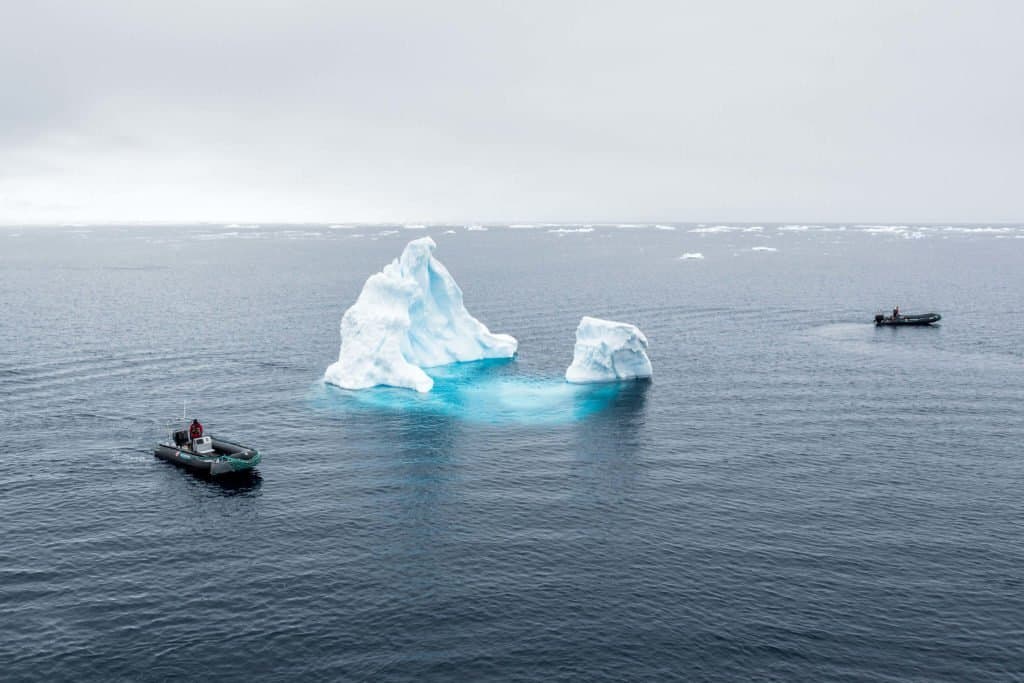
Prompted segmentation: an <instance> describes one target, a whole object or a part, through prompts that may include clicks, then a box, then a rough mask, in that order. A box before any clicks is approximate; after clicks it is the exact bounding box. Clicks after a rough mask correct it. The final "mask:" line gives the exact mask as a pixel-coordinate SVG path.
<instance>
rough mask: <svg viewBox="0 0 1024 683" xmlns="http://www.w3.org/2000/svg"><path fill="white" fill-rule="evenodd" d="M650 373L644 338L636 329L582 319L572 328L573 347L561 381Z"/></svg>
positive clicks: (614, 378)
mask: <svg viewBox="0 0 1024 683" xmlns="http://www.w3.org/2000/svg"><path fill="white" fill-rule="evenodd" d="M652 373H653V371H652V369H651V360H650V359H649V358H648V357H647V337H645V336H644V333H643V332H641V331H640V328H638V327H636V326H635V325H630V324H629V323H617V322H614V321H612V320H602V319H600V318H591V317H589V316H584V317H583V319H581V320H580V324H579V327H577V328H576V347H575V348H574V349H573V356H572V365H570V366H569V368H568V369H567V370H566V371H565V379H567V380H568V381H570V382H575V383H578V384H583V383H588V382H617V381H620V380H626V379H642V378H646V377H650V376H651V374H652Z"/></svg>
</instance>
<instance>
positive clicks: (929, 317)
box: [875, 313, 942, 326]
mask: <svg viewBox="0 0 1024 683" xmlns="http://www.w3.org/2000/svg"><path fill="white" fill-rule="evenodd" d="M940 320H942V316H941V315H939V314H938V313H921V314H920V315H903V314H902V313H901V314H899V315H882V314H881V313H879V314H878V315H876V316H875V325H878V326H881V325H931V324H932V323H937V322H939V321H940Z"/></svg>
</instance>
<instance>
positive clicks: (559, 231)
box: [548, 228, 594, 235]
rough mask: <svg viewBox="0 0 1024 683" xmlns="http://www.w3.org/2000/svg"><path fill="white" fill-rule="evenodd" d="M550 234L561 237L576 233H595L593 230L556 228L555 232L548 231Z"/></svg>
mask: <svg viewBox="0 0 1024 683" xmlns="http://www.w3.org/2000/svg"><path fill="white" fill-rule="evenodd" d="M548 232H554V233H557V234H560V235H568V234H571V233H574V232H594V229H593V228H555V229H554V230H548Z"/></svg>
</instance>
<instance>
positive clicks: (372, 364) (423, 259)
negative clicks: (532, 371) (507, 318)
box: [324, 237, 518, 392]
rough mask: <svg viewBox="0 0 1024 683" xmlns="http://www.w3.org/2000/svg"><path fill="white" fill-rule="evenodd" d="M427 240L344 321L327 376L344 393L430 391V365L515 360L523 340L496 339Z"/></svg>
mask: <svg viewBox="0 0 1024 683" xmlns="http://www.w3.org/2000/svg"><path fill="white" fill-rule="evenodd" d="M436 246H437V245H436V244H435V243H434V240H432V239H430V238H429V237H421V238H420V239H417V240H413V241H412V242H409V244H407V245H406V247H405V250H404V251H403V252H402V256H401V257H400V258H397V259H395V260H394V261H392V262H391V263H390V264H388V265H387V266H385V267H384V270H382V271H381V272H379V273H375V274H374V275H371V276H370V277H369V279H367V280H366V284H364V285H363V291H362V292H360V293H359V298H358V299H357V300H356V302H355V303H354V304H353V305H352V306H351V307H350V308H349V309H348V310H347V311H345V315H343V316H342V318H341V351H340V352H339V353H338V362H337V363H334V364H332V365H331V366H330V367H328V368H327V372H326V373H325V375H324V379H325V380H326V381H327V382H330V383H331V384H336V385H338V386H340V387H342V388H344V389H368V388H369V387H374V386H380V385H387V386H392V387H405V388H408V389H415V390H416V391H420V392H426V391H430V390H431V389H432V388H433V386H434V380H432V379H431V378H430V376H428V375H427V373H426V372H424V371H423V368H429V367H434V366H438V365H447V364H449V363H457V362H463V361H474V360H482V359H484V358H511V357H512V356H514V355H515V353H516V348H517V346H518V342H517V341H516V340H515V338H513V337H511V336H509V335H507V334H493V333H492V332H491V331H490V330H488V329H487V326H486V325H484V324H483V323H482V322H480V321H479V320H477V319H476V318H474V317H473V316H471V315H470V314H469V311H467V310H466V307H465V306H464V305H463V303H462V290H461V289H459V285H458V284H456V282H455V279H454V278H453V277H452V276H451V275H450V274H449V273H448V270H447V269H446V268H445V267H444V265H442V264H441V262H440V261H438V260H437V259H436V258H434V257H433V254H432V252H433V250H434V248H435V247H436Z"/></svg>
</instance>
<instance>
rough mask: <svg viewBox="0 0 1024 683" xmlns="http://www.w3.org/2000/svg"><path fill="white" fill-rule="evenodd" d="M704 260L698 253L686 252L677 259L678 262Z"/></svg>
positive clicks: (702, 255)
mask: <svg viewBox="0 0 1024 683" xmlns="http://www.w3.org/2000/svg"><path fill="white" fill-rule="evenodd" d="M703 259H704V254H702V253H700V252H699V251H688V252H686V253H685V254H683V255H682V256H680V257H679V260H680V261H701V260H703Z"/></svg>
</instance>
